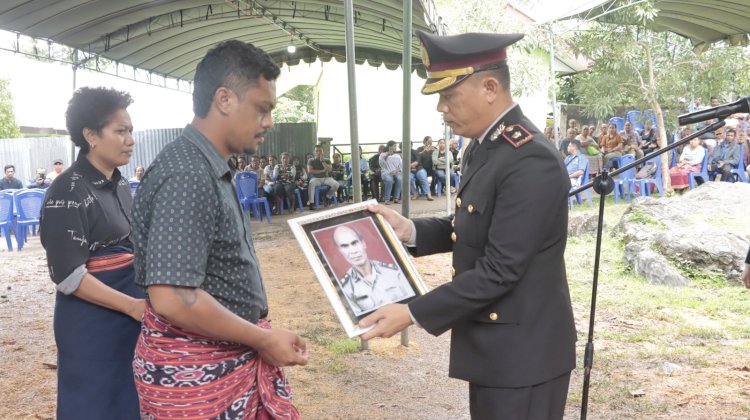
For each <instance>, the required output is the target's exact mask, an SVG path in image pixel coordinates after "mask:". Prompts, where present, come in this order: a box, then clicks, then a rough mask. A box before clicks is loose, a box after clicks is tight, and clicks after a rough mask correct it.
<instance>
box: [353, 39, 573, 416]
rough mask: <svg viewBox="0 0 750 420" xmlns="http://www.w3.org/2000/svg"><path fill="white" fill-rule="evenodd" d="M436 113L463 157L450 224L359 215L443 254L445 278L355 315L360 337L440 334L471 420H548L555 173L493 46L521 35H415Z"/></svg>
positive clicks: (555, 290) (561, 279)
mask: <svg viewBox="0 0 750 420" xmlns="http://www.w3.org/2000/svg"><path fill="white" fill-rule="evenodd" d="M417 36H418V37H419V39H420V41H421V42H422V59H423V62H424V65H425V66H426V68H427V71H428V80H427V82H426V84H425V86H424V87H423V88H422V93H424V94H431V93H439V94H440V100H439V102H438V111H439V112H442V113H443V119H444V120H445V122H446V124H448V125H449V126H450V127H451V128H452V129H453V131H454V132H455V133H456V134H459V135H462V136H464V137H467V138H473V140H472V141H471V142H470V144H469V146H467V149H466V151H465V152H464V153H465V154H464V157H463V162H462V165H463V167H462V171H463V176H462V178H461V183H460V188H459V190H458V192H457V196H456V202H455V204H456V206H455V216H453V217H444V218H424V219H415V220H413V221H410V220H408V219H405V218H403V217H402V216H400V215H399V214H398V213H396V212H395V211H393V210H389V209H388V208H385V207H382V206H371V207H370V210H371V211H373V212H376V213H379V214H381V215H383V216H384V217H386V219H387V220H388V221H389V223H391V225H392V226H393V227H394V229H395V231H396V233H397V235H398V236H399V238H400V239H401V240H402V241H404V242H405V243H406V244H407V246H409V247H410V251H411V252H412V253H413V254H414V255H415V256H421V255H428V254H434V253H439V252H447V251H452V252H453V268H452V272H453V281H452V282H449V283H446V284H444V285H442V286H440V287H438V288H436V289H434V290H432V291H431V292H429V293H427V294H425V295H423V296H420V297H417V298H415V299H414V300H412V301H411V302H409V303H408V304H391V305H386V306H384V307H382V308H380V309H378V310H377V311H375V312H374V313H373V314H370V315H369V316H367V317H365V318H364V319H363V320H362V321H361V322H360V325H361V326H363V327H366V326H370V325H373V324H374V328H373V329H372V330H370V331H369V332H367V333H365V334H363V335H362V338H364V339H370V338H372V337H378V336H379V337H390V336H392V335H393V334H395V333H396V332H399V331H401V330H403V329H404V328H406V327H408V326H409V325H411V324H413V323H414V324H417V325H419V326H421V327H422V328H424V329H425V330H427V331H428V332H429V333H431V334H434V335H440V334H442V333H444V332H446V331H448V330H451V331H452V332H451V356H450V368H449V375H450V376H451V377H454V378H459V379H463V380H466V381H468V382H469V383H470V385H469V399H470V404H469V405H470V411H471V416H472V418H473V419H493V420H495V419H513V420H515V419H560V418H562V417H563V414H564V411H565V400H566V398H567V392H568V384H569V381H570V372H571V370H572V369H573V368H575V341H576V332H575V325H574V321H573V311H572V308H571V304H570V293H569V291H568V283H567V279H566V275H565V263H564V252H565V242H566V238H567V225H568V205H567V193H568V190H569V188H570V181H569V178H568V175H567V171H566V170H565V167H564V165H563V163H562V160H561V159H560V155H559V154H558V153H557V151H556V150H555V148H554V146H553V145H552V143H550V142H549V141H548V140H546V139H545V137H544V135H543V134H542V133H541V132H540V131H539V130H538V129H537V128H536V127H535V126H534V125H533V124H532V123H531V121H529V120H528V119H527V118H526V117H525V116H524V115H523V112H521V109H520V107H519V106H518V105H517V104H516V103H514V102H513V99H512V97H511V94H510V76H509V72H508V66H507V63H506V50H505V48H506V47H507V46H509V45H511V44H513V43H514V42H516V41H518V40H519V39H521V38H522V37H523V35H521V34H480V33H469V34H462V35H455V36H446V37H439V36H435V35H430V34H426V33H423V32H420V31H417Z"/></svg>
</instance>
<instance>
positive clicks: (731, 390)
mask: <svg viewBox="0 0 750 420" xmlns="http://www.w3.org/2000/svg"><path fill="white" fill-rule="evenodd" d="M595 200H597V199H595ZM608 201H609V199H608ZM628 208H629V207H628V206H627V205H625V204H617V205H613V204H610V203H607V206H606V207H605V222H606V224H607V225H608V226H609V228H608V230H609V231H607V232H604V235H603V237H602V253H601V259H600V267H601V270H600V273H599V284H598V293H597V295H598V296H597V306H596V308H597V313H596V326H595V336H594V338H595V340H594V341H595V347H596V349H597V351H596V354H595V357H594V363H593V371H592V382H591V390H592V393H591V395H590V411H591V412H596V413H612V416H607V415H604V416H603V417H602V418H655V417H659V416H663V415H664V414H667V413H670V410H672V409H674V407H675V403H676V402H677V401H676V400H675V398H676V397H674V393H673V392H671V389H670V388H669V386H671V385H670V384H672V385H674V383H677V384H682V385H674V386H686V387H689V388H690V392H691V393H694V394H695V395H696V398H698V399H700V398H704V399H705V400H707V401H711V400H712V399H713V396H714V395H717V394H721V395H728V396H732V397H728V398H727V399H726V401H725V404H724V405H722V406H721V408H718V407H714V409H715V410H716V411H715V412H712V414H715V416H714V417H713V418H732V417H733V416H734V417H737V416H739V417H741V416H742V415H746V413H747V406H748V405H750V404H748V403H747V402H746V401H744V400H743V398H746V397H743V395H742V393H741V390H742V389H746V386H747V385H746V382H744V380H742V379H741V378H737V379H733V378H734V377H732V376H730V377H729V378H728V379H727V376H726V375H725V374H724V373H722V369H726V367H727V366H728V363H729V365H731V366H734V365H737V364H739V365H741V366H742V365H746V364H747V362H745V360H747V354H748V353H749V352H750V322H748V321H747V320H748V319H750V293H747V291H746V290H745V289H744V288H743V287H740V286H739V285H735V284H732V283H727V281H726V278H725V276H724V275H723V274H721V273H716V272H710V271H706V270H701V269H700V268H699V267H693V266H688V265H685V264H684V263H683V265H682V266H679V265H677V264H676V265H677V267H678V269H679V270H680V271H681V273H682V274H683V275H684V276H685V277H686V278H688V279H690V281H691V283H690V286H686V287H671V286H664V285H655V284H650V283H648V282H647V281H646V280H645V279H644V278H643V277H641V276H639V275H637V274H635V273H634V272H633V271H632V270H631V269H630V268H629V267H628V266H626V264H625V263H624V262H623V243H622V241H621V239H620V238H619V237H616V236H613V235H611V234H610V231H611V227H612V226H614V225H615V224H616V223H617V221H619V220H620V219H621V218H622V217H623V214H624V213H625V212H626V210H627V209H628ZM574 211H578V212H583V213H585V212H590V213H591V214H596V209H593V210H592V209H588V207H587V206H585V208H584V207H581V206H576V209H575V210H574ZM625 217H626V218H627V219H628V220H631V221H634V222H637V223H641V224H643V225H648V226H650V227H651V226H659V228H661V227H662V226H660V223H659V222H658V221H657V220H656V219H655V218H653V217H651V216H650V215H648V214H646V213H645V212H643V211H642V210H639V209H635V210H630V211H628V214H627V215H626V216H625ZM595 245H596V244H595V240H594V238H592V237H579V238H569V239H568V245H567V248H566V251H565V256H566V270H567V274H568V282H569V286H570V292H571V299H572V301H573V305H574V307H575V309H576V316H577V327H578V333H579V334H578V339H579V341H578V346H577V348H578V356H579V369H577V370H576V371H575V374H574V376H573V381H572V384H571V392H570V394H569V400H568V404H574V405H577V404H580V398H581V394H580V386H581V381H582V375H583V372H582V369H580V368H581V367H582V366H581V362H582V360H583V355H582V353H583V347H584V346H583V344H584V343H585V340H586V330H587V328H588V316H589V308H590V303H591V291H592V278H593V266H594V253H595ZM675 263H677V262H675ZM728 361H730V362H728ZM664 362H670V363H674V364H677V365H679V366H682V367H684V368H685V369H688V370H685V371H683V372H690V376H691V379H685V378H684V377H682V376H679V375H678V374H675V376H674V377H672V378H670V379H669V380H666V379H665V376H664V374H663V373H662V372H661V366H662V364H663V363H664ZM683 375H685V374H683ZM699 384H703V385H699ZM709 384H710V385H709ZM633 389H644V390H645V391H646V393H647V397H645V398H638V399H634V398H633V397H632V396H631V395H630V392H629V391H630V390H633ZM665 390H666V391H665ZM735 396H736V397H735ZM691 407H692V406H690V405H689V404H688V405H686V406H684V407H683V408H682V409H683V410H686V411H684V412H683V414H685V415H686V416H687V417H685V418H702V417H701V416H702V415H704V414H705V413H704V412H702V411H700V408H698V409H697V410H696V408H691ZM694 410H696V411H694ZM614 413H616V414H614ZM691 416H692V417H691ZM667 417H669V416H667Z"/></svg>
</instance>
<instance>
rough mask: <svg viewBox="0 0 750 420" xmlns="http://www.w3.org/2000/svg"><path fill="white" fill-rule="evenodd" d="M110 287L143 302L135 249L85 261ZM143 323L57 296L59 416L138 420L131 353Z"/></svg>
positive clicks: (122, 249)
mask: <svg viewBox="0 0 750 420" xmlns="http://www.w3.org/2000/svg"><path fill="white" fill-rule="evenodd" d="M86 265H87V268H88V270H89V273H91V274H92V275H93V276H94V277H96V278H97V279H99V280H100V281H101V282H102V283H104V284H106V285H107V286H109V287H111V288H113V289H115V290H119V291H120V292H122V293H124V294H126V295H129V296H132V297H135V298H144V297H145V293H144V291H143V289H141V288H140V287H138V286H136V284H135V282H134V278H135V271H134V270H133V259H132V251H131V250H130V249H128V248H125V247H121V246H116V247H109V248H105V249H103V250H100V251H97V252H96V253H95V254H94V255H92V256H91V259H89V261H88V262H87V263H86ZM140 328H141V324H140V323H139V322H136V321H135V320H133V318H131V317H129V316H127V315H125V314H123V313H120V312H117V311H113V310H110V309H107V308H104V307H102V306H99V305H95V304H93V303H89V302H86V301H83V300H81V299H79V298H77V297H75V296H73V295H64V294H62V293H60V292H58V293H57V299H56V301H55V321H54V330H55V341H56V343H57V418H58V419H59V420H66V419H127V420H130V419H139V418H140V410H139V407H138V394H137V393H136V390H135V383H134V380H133V368H132V362H133V353H134V351H135V344H136V341H137V340H138V335H139V333H140Z"/></svg>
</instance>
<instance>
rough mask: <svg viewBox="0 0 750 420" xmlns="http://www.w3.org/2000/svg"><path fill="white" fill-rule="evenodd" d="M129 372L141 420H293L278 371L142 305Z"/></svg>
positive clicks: (239, 347) (238, 346)
mask: <svg viewBox="0 0 750 420" xmlns="http://www.w3.org/2000/svg"><path fill="white" fill-rule="evenodd" d="M257 325H258V326H259V327H261V328H271V325H270V323H268V321H265V320H261V321H259V322H258V324H257ZM133 374H134V375H135V385H136V389H137V390H138V398H139V400H140V406H141V417H142V418H144V419H171V418H180V419H207V418H220V419H299V413H298V412H297V410H296V409H295V408H294V406H293V405H292V393H291V387H290V386H289V384H288V382H287V380H286V378H285V376H284V372H283V370H282V369H281V368H279V367H275V366H270V365H269V364H267V363H266V362H265V361H263V359H262V358H261V357H260V356H258V354H257V352H256V351H255V350H254V349H252V348H250V347H247V346H244V345H241V344H237V343H230V342H227V341H216V340H212V339H209V338H206V337H202V336H198V335H196V334H193V333H190V332H187V331H185V330H182V329H180V328H177V327H175V326H173V325H170V324H169V323H168V322H166V321H165V320H163V319H161V318H159V317H158V316H157V315H156V314H155V313H154V311H153V308H152V307H151V305H148V304H147V305H146V312H145V313H144V316H143V326H142V327H141V335H140V337H139V338H138V344H137V345H136V348H135V358H134V360H133Z"/></svg>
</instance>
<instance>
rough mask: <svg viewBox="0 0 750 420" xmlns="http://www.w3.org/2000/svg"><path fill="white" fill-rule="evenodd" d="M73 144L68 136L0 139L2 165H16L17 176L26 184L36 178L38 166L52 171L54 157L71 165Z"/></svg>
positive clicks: (0, 163)
mask: <svg viewBox="0 0 750 420" xmlns="http://www.w3.org/2000/svg"><path fill="white" fill-rule="evenodd" d="M72 146H73V143H71V142H70V140H68V137H67V136H64V137H25V138H18V139H0V165H2V166H3V167H4V166H5V165H8V164H12V165H14V166H15V167H16V178H18V179H19V180H20V181H21V182H22V183H23V185H24V186H26V185H27V184H29V182H30V181H31V180H32V178H34V175H35V174H36V168H45V169H46V170H47V171H48V172H50V171H52V161H53V160H54V159H57V158H61V159H62V160H63V162H64V164H65V167H66V168H67V167H68V166H70V163H71V162H70V153H71V152H70V150H71V148H72ZM0 176H5V173H3V174H2V175H0Z"/></svg>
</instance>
